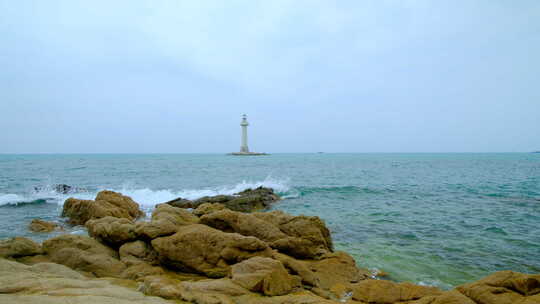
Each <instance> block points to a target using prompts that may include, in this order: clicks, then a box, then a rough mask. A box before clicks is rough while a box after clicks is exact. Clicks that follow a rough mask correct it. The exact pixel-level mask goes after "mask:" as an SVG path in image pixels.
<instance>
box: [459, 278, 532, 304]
mask: <svg viewBox="0 0 540 304" xmlns="http://www.w3.org/2000/svg"><path fill="white" fill-rule="evenodd" d="M456 289H457V290H458V291H460V292H461V293H462V294H464V295H466V296H467V297H469V298H471V299H472V300H473V301H474V302H475V303H478V304H488V303H489V304H506V303H517V302H519V303H527V301H530V298H532V296H535V295H538V294H540V274H523V273H517V272H513V271H500V272H496V273H494V274H492V275H490V276H487V277H485V278H483V279H481V280H479V281H476V282H473V283H469V284H465V285H461V286H458V287H457V288H456ZM539 297H540V296H539ZM521 301H522V302H521ZM532 303H540V302H532Z"/></svg>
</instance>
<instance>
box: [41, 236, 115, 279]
mask: <svg viewBox="0 0 540 304" xmlns="http://www.w3.org/2000/svg"><path fill="white" fill-rule="evenodd" d="M43 250H44V251H45V253H47V255H48V256H49V257H50V259H51V261H52V262H55V263H58V264H62V265H65V266H68V267H69V268H71V269H75V270H79V271H82V272H85V273H87V274H90V275H94V276H97V277H120V276H121V273H122V272H123V271H124V270H125V268H126V266H125V264H124V263H122V262H121V261H120V260H118V254H117V253H116V251H114V250H113V249H111V248H109V247H106V246H105V245H103V244H101V243H99V242H98V241H96V240H94V239H92V238H89V237H85V236H80V235H61V236H58V237H55V238H52V239H49V240H46V241H45V242H43Z"/></svg>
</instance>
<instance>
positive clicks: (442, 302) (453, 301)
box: [411, 290, 476, 304]
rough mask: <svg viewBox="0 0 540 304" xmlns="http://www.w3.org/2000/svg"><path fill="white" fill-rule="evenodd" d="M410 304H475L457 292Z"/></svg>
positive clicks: (425, 298) (429, 297)
mask: <svg viewBox="0 0 540 304" xmlns="http://www.w3.org/2000/svg"><path fill="white" fill-rule="evenodd" d="M411 304H476V303H475V302H474V301H473V300H471V299H469V298H467V297H466V296H464V295H463V294H462V293H460V292H459V291H457V290H452V291H447V292H443V293H442V294H441V295H437V296H425V297H422V298H421V299H420V300H417V301H414V302H412V303H411Z"/></svg>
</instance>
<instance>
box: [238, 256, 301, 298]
mask: <svg viewBox="0 0 540 304" xmlns="http://www.w3.org/2000/svg"><path fill="white" fill-rule="evenodd" d="M231 277H232V281H233V282H234V283H236V284H238V285H240V286H242V287H244V288H246V289H249V290H251V291H254V292H260V293H263V294H265V295H267V296H281V295H284V294H287V293H289V292H290V291H291V290H292V289H293V288H294V287H295V284H294V280H293V278H292V277H291V276H290V275H289V274H288V273H287V270H286V269H285V267H283V264H281V262H279V261H277V260H273V259H271V258H265V257H253V258H250V259H248V260H245V261H242V262H240V263H238V264H235V265H233V266H232V268H231Z"/></svg>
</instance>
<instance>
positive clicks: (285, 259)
mask: <svg viewBox="0 0 540 304" xmlns="http://www.w3.org/2000/svg"><path fill="white" fill-rule="evenodd" d="M273 258H274V259H276V260H278V261H280V262H281V263H282V264H283V266H285V268H287V269H288V270H289V272H290V273H291V274H293V275H298V276H300V278H301V280H302V281H301V282H302V284H304V285H308V286H319V285H320V282H319V278H318V275H317V274H316V273H315V272H313V271H312V270H311V269H309V267H308V263H306V262H303V261H298V260H296V259H294V258H291V257H290V256H288V255H285V254H281V253H274V255H273Z"/></svg>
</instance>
